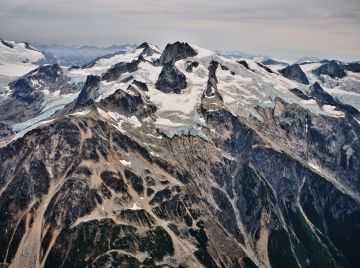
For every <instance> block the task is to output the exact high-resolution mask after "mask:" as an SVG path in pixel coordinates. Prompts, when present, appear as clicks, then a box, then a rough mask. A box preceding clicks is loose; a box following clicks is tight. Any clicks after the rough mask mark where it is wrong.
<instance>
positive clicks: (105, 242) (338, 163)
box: [0, 42, 360, 267]
mask: <svg viewBox="0 0 360 268" xmlns="http://www.w3.org/2000/svg"><path fill="white" fill-rule="evenodd" d="M319 64H320V65H322V64H326V63H316V64H313V66H310V65H304V66H306V68H309V69H305V68H304V67H303V66H302V65H301V66H299V65H298V68H301V70H302V72H304V74H305V75H306V76H307V77H308V79H309V85H305V84H303V83H299V82H297V81H293V80H291V79H292V77H290V79H288V78H286V77H284V76H282V75H281V73H280V72H278V70H277V69H276V68H277V66H275V65H272V66H270V65H269V66H268V67H267V66H266V65H261V64H258V63H257V62H256V61H253V60H248V59H246V60H244V62H243V63H240V62H237V61H235V60H229V59H226V58H224V57H221V56H219V55H218V54H217V53H215V52H212V51H209V50H206V49H203V48H200V47H197V46H195V45H192V44H188V43H181V42H175V43H173V44H169V45H168V46H167V48H165V49H164V51H161V50H159V49H158V48H157V47H156V46H154V45H152V44H149V43H144V44H142V45H140V46H138V47H137V48H136V49H134V50H133V51H130V52H128V53H125V54H121V55H114V56H113V57H110V58H108V57H104V58H100V59H98V60H97V61H95V62H94V64H93V65H91V66H84V67H82V68H60V66H59V68H60V69H61V71H62V74H61V75H60V74H59V78H58V81H63V80H62V79H64V81H67V82H66V83H65V84H66V85H69V86H70V85H78V87H77V88H76V89H74V90H70V91H65V93H61V90H60V89H58V88H57V87H56V86H55V87H53V90H52V91H50V90H48V89H47V90H48V91H49V92H47V91H46V90H44V89H43V88H42V87H49V88H51V87H52V83H50V82H48V81H53V80H50V79H43V76H42V75H41V76H40V77H42V81H43V84H42V87H35V86H31V89H29V90H30V91H31V90H32V91H33V92H35V93H36V94H41V96H43V98H44V100H46V102H45V103H43V105H45V107H46V108H47V109H50V108H52V107H57V108H56V109H54V113H51V114H47V115H46V116H44V115H43V113H41V111H43V110H44V109H45V108H44V107H41V110H40V112H39V114H38V115H36V116H35V117H32V118H30V119H28V120H26V121H23V122H20V123H16V124H15V125H14V124H13V123H11V122H10V121H4V122H5V123H7V124H9V126H10V127H12V128H13V130H16V131H14V132H16V133H11V134H10V135H9V136H8V137H7V142H6V143H5V145H4V146H1V147H0V160H1V161H0V218H1V219H3V220H2V226H4V228H1V230H0V240H1V241H4V243H1V244H0V260H1V262H2V263H3V265H5V266H7V265H9V266H10V267H20V266H27V267H62V266H64V267H104V266H105V267H106V266H108V267H116V266H117V267H122V266H130V267H164V266H167V267H169V266H170V267H177V266H182V267H234V266H240V267H308V266H313V267H356V266H357V264H358V263H359V262H360V259H359V256H360V254H359V253H360V252H359V250H358V247H356V241H357V239H356V238H360V229H359V225H358V223H359V222H358V219H359V217H360V182H359V179H358V178H359V174H360V169H359V166H360V165H359V164H360V163H359V162H360V141H359V139H358V137H359V135H360V112H359V111H358V109H357V107H353V106H351V104H350V103H347V102H342V101H341V100H339V99H338V98H336V97H334V96H333V95H332V94H333V92H332V91H331V90H329V87H328V85H329V83H330V82H331V81H336V82H337V83H338V84H339V85H336V86H334V88H335V89H337V90H340V89H339V88H348V86H347V85H348V80H349V79H354V77H355V78H356V77H357V76H356V73H355V72H351V71H345V73H346V76H345V77H342V78H336V79H335V80H333V78H328V77H325V78H324V75H323V74H320V75H316V74H313V72H312V70H313V69H316V68H318V67H319V66H318V65H319ZM309 66H310V67H311V68H310V67H309ZM283 67H284V66H283ZM48 68H51V66H48ZM169 70H170V71H169ZM269 70H270V71H269ZM41 73H42V74H46V73H47V72H41ZM56 77H58V76H56ZM24 78H28V79H30V80H31V81H40V80H39V79H38V76H35V77H34V76H33V75H32V76H29V75H28V76H26V77H21V78H20V80H21V79H24ZM49 78H50V77H49ZM60 78H61V79H60ZM322 79H324V80H322ZM159 81H161V84H162V85H164V83H165V85H166V90H162V89H161V88H158V87H157V84H158V82H159ZM184 81H185V82H186V84H184ZM354 83H355V82H354ZM35 84H36V85H37V83H35ZM60 84H64V83H63V82H61V83H60ZM179 85H180V86H179ZM69 92H70V93H69ZM349 92H352V94H353V95H355V94H357V93H355V92H354V91H351V90H350V91H349ZM9 98H13V97H11V96H10V97H9ZM26 109H27V108H25V109H24V111H26ZM45 110H46V109H45ZM37 119H39V120H38V121H37ZM1 120H3V119H2V118H1V117H0V123H1ZM19 121H22V120H21V118H19ZM21 124H22V125H21ZM14 126H15V127H14Z"/></svg>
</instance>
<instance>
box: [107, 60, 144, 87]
mask: <svg viewBox="0 0 360 268" xmlns="http://www.w3.org/2000/svg"><path fill="white" fill-rule="evenodd" d="M140 61H142V57H141V56H140V57H139V59H137V60H133V61H132V62H120V63H117V64H115V65H114V66H112V67H111V68H110V69H109V70H107V71H106V72H105V73H104V74H103V75H102V77H101V79H102V80H106V81H115V80H117V79H118V78H119V77H120V76H121V75H122V74H124V73H132V72H135V71H136V70H137V69H138V64H139V62H140Z"/></svg>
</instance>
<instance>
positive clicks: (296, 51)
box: [0, 0, 360, 60]
mask: <svg viewBox="0 0 360 268" xmlns="http://www.w3.org/2000/svg"><path fill="white" fill-rule="evenodd" d="M0 37H2V38H4V39H12V40H18V41H20V40H21V41H29V42H32V43H46V44H50V43H60V44H77V45H80V44H81V45H82V44H94V45H111V44H124V43H141V42H143V41H149V42H152V43H154V44H157V45H158V46H160V47H163V46H164V45H165V44H166V43H168V42H173V41H176V40H180V41H187V42H189V43H193V44H197V45H200V46H203V47H206V48H210V49H221V50H227V51H232V50H238V51H244V52H248V53H251V54H263V55H273V56H276V57H291V58H296V57H301V56H305V55H306V56H319V57H328V58H330V57H332V58H337V59H354V60H355V59H356V60H359V59H360V0H302V1H299V0H251V1H250V0H246V1H244V0H222V1H221V0H183V1H180V0H161V1H160V0H56V1H52V0H31V1H28V0H0Z"/></svg>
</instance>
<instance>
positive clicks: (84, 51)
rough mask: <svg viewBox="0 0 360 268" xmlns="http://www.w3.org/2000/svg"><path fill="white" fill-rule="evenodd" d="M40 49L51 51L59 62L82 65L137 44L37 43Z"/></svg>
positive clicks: (127, 49) (66, 64)
mask: <svg viewBox="0 0 360 268" xmlns="http://www.w3.org/2000/svg"><path fill="white" fill-rule="evenodd" d="M35 47H36V48H37V49H38V50H40V51H45V52H47V53H51V54H52V55H54V56H55V57H56V58H57V59H58V63H59V64H61V65H64V66H71V65H77V66H82V65H85V64H87V63H89V62H90V61H93V60H95V59H96V58H98V57H102V56H104V55H108V54H114V53H125V52H127V51H129V50H132V49H134V48H135V47H136V45H129V44H125V45H113V46H110V47H97V46H67V45H57V44H54V45H35Z"/></svg>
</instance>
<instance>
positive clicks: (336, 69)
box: [313, 60, 346, 78]
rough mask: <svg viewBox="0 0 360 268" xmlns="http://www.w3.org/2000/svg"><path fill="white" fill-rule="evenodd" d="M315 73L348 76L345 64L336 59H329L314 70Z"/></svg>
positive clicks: (339, 76) (332, 76) (338, 76)
mask: <svg viewBox="0 0 360 268" xmlns="http://www.w3.org/2000/svg"><path fill="white" fill-rule="evenodd" d="M313 73H314V74H316V75H318V76H320V75H328V76H330V77H331V78H343V77H345V76H346V72H345V70H344V68H343V66H342V65H341V64H340V63H339V62H338V61H335V60H332V61H329V62H328V63H325V64H323V65H321V66H320V67H319V68H317V69H315V70H314V71H313Z"/></svg>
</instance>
